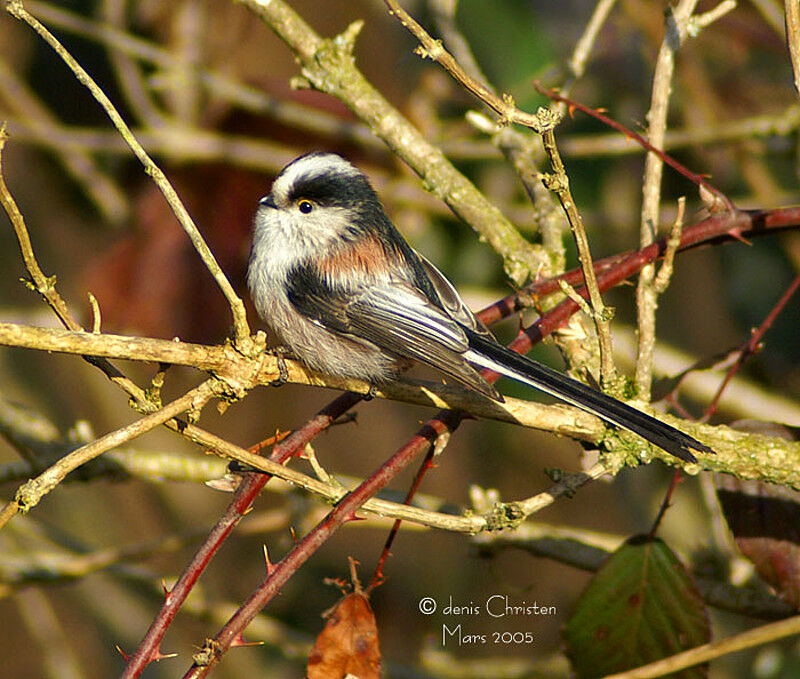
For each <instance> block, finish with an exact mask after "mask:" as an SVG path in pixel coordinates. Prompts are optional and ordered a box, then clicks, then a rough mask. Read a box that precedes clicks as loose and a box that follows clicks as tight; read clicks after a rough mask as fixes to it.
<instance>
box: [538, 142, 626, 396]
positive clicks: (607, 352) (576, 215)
mask: <svg viewBox="0 0 800 679" xmlns="http://www.w3.org/2000/svg"><path fill="white" fill-rule="evenodd" d="M542 143H543V145H544V150H545V153H546V154H547V157H548V158H549V159H550V164H551V167H552V169H553V174H552V175H547V176H543V178H542V179H543V181H544V184H545V186H547V188H549V189H550V190H551V191H553V192H554V193H555V194H556V195H557V196H558V200H559V201H560V202H561V206H562V207H563V209H564V212H565V213H566V215H567V219H568V220H569V226H570V229H571V230H572V236H573V238H574V239H575V245H576V247H577V249H578V261H579V262H580V265H581V271H582V272H583V280H584V285H585V286H586V290H587V291H588V293H589V294H588V297H589V303H590V304H591V307H592V321H593V322H594V326H595V329H596V331H597V342H598V345H599V349H600V379H601V384H602V385H603V386H604V387H605V388H611V387H613V386H614V383H615V379H616V371H615V369H614V355H613V351H612V347H611V318H612V316H613V309H610V308H608V307H606V306H605V305H604V304H603V297H602V296H601V294H600V288H599V287H598V285H597V277H596V276H595V273H594V265H593V264H592V253H591V249H590V248H589V239H588V238H587V237H586V230H585V229H584V228H583V220H582V219H581V215H580V212H579V211H578V206H577V205H576V204H575V199H574V198H573V197H572V191H571V190H570V188H569V176H568V175H567V170H566V168H565V167H564V163H563V161H562V160H561V154H560V153H559V152H558V146H557V145H556V137H555V132H554V131H553V130H552V129H551V130H545V131H544V132H543V133H542Z"/></svg>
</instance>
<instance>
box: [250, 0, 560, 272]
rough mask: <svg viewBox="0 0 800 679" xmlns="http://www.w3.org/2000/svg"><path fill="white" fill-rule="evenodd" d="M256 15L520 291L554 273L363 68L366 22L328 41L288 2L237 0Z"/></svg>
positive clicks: (308, 77)
mask: <svg viewBox="0 0 800 679" xmlns="http://www.w3.org/2000/svg"><path fill="white" fill-rule="evenodd" d="M237 1H238V2H240V3H241V4H243V5H245V6H246V7H248V8H249V9H251V10H252V11H253V12H255V13H256V14H257V15H258V16H259V17H260V18H261V19H263V20H264V21H265V22H266V23H267V25H268V26H269V27H270V28H271V29H272V30H273V31H274V32H275V33H276V34H277V35H278V36H279V37H280V38H281V39H282V40H283V41H284V42H285V43H286V44H287V45H288V46H289V47H290V48H291V50H292V52H293V53H294V55H295V57H296V58H297V60H298V62H299V64H300V68H301V74H302V79H296V81H295V85H297V86H305V87H314V88H316V89H318V90H320V91H322V92H326V93H328V94H331V95H333V96H336V97H337V98H338V99H339V100H341V101H342V102H343V103H344V104H346V105H347V106H348V107H349V108H350V109H351V110H352V111H353V112H354V113H355V114H356V115H357V116H358V117H359V118H360V119H361V120H362V121H363V122H365V123H366V124H367V125H369V127H370V129H371V130H372V131H373V133H374V134H376V135H377V136H378V137H380V138H381V139H383V141H384V142H385V143H386V144H387V146H389V148H390V149H391V150H392V151H393V152H394V153H395V154H397V155H398V156H399V157H400V158H402V159H403V160H404V161H405V162H406V163H407V164H408V165H409V166H410V167H411V168H412V169H413V170H414V172H416V173H417V174H418V175H419V176H420V177H421V179H422V180H423V182H424V184H425V186H426V188H428V189H429V190H430V191H431V192H433V193H434V195H436V196H437V197H438V198H440V199H441V200H443V201H444V202H445V203H446V204H447V206H448V207H449V208H450V209H451V210H452V211H453V212H454V213H455V214H456V215H457V216H458V217H460V218H461V219H462V220H463V221H465V222H466V223H467V224H469V225H470V226H471V227H472V228H473V229H475V231H476V232H477V233H478V234H479V235H480V236H481V238H483V239H485V240H486V242H487V243H489V245H491V247H492V248H493V249H494V250H495V252H497V253H498V254H499V255H500V256H501V257H502V258H503V265H504V267H505V270H506V273H507V274H508V276H509V277H510V278H511V280H512V281H513V282H514V283H515V284H516V285H522V284H523V281H527V280H529V279H530V278H531V277H532V272H536V271H539V270H540V269H542V268H544V270H545V271H546V270H547V267H548V265H549V258H548V257H547V254H546V253H545V252H544V251H543V249H542V248H541V246H537V245H533V244H531V243H529V242H528V241H526V240H525V239H524V238H523V237H522V236H521V234H520V233H519V231H518V230H517V229H516V228H515V227H514V225H513V224H511V222H510V221H509V220H508V219H507V218H506V216H505V215H504V214H503V213H502V212H501V211H500V210H499V209H498V208H497V207H496V206H495V205H493V204H492V203H491V202H490V201H489V200H488V199H487V198H486V196H485V195H484V194H483V193H482V192H481V191H479V190H478V189H477V187H476V186H475V185H474V184H473V183H472V182H470V181H469V180H468V179H467V178H466V177H465V176H464V175H463V174H461V173H460V172H458V171H457V170H456V168H455V167H453V165H452V163H450V161H449V160H448V159H447V158H446V157H445V155H444V153H442V151H441V149H440V148H438V147H437V146H435V145H434V144H432V143H430V142H429V141H428V140H427V139H425V137H424V136H423V135H422V134H421V133H420V132H419V130H417V129H416V128H415V127H414V126H413V125H412V124H411V123H410V122H409V121H408V120H407V119H406V118H405V117H404V116H403V115H401V114H400V112H399V111H398V110H397V109H396V108H394V107H393V106H391V104H389V102H388V101H387V100H386V99H385V98H384V97H383V95H381V93H380V92H378V90H377V89H375V87H374V86H373V85H372V84H371V83H370V82H369V81H368V80H367V79H366V78H365V77H364V75H363V74H362V73H361V72H360V71H359V70H358V69H357V68H356V65H355V57H354V56H353V50H354V48H355V40H356V38H357V36H358V32H359V31H360V29H361V23H360V22H356V23H353V24H351V25H350V26H349V27H348V28H347V30H345V31H344V32H343V33H342V34H341V35H339V36H336V37H335V38H333V39H323V38H322V37H320V36H319V35H318V34H317V33H315V32H314V30H313V29H312V28H311V27H310V26H309V25H308V24H307V23H306V22H305V21H303V19H301V18H300V16H299V15H298V14H297V13H296V12H295V11H294V10H293V9H292V8H291V7H290V6H289V5H288V4H287V3H286V2H284V1H283V0H269V1H267V0H237Z"/></svg>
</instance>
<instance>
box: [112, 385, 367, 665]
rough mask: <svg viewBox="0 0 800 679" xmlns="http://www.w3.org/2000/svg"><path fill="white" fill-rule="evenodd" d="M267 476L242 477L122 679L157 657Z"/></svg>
mask: <svg viewBox="0 0 800 679" xmlns="http://www.w3.org/2000/svg"><path fill="white" fill-rule="evenodd" d="M360 400H361V397H360V396H358V395H356V394H350V393H345V394H342V395H341V396H339V397H338V398H336V399H335V400H334V401H332V402H331V403H330V404H329V405H328V406H326V407H325V408H323V409H322V410H321V411H320V412H319V413H317V415H316V416H315V417H313V418H311V419H310V420H309V421H308V422H306V424H305V425H303V426H302V427H301V428H300V429H298V430H297V431H295V432H292V434H290V435H289V437H287V438H285V439H284V440H283V441H281V442H280V443H278V444H277V445H276V446H275V447H274V448H273V450H272V453H271V455H270V459H271V460H272V461H273V462H276V463H279V464H280V463H283V462H284V461H286V460H287V459H288V458H290V457H291V456H293V455H296V454H298V453H300V452H301V451H302V450H303V449H304V448H305V446H306V444H307V443H308V442H309V441H311V440H312V439H313V438H314V437H316V436H317V435H319V434H320V433H321V432H322V431H324V430H325V429H327V428H328V427H329V426H330V425H331V423H332V422H334V421H335V420H336V418H337V417H339V416H340V415H342V414H343V413H345V412H347V411H348V410H349V409H350V408H352V407H353V406H354V405H355V404H356V403H358V402H359V401H360ZM269 479H270V477H269V475H267V474H254V473H248V474H245V475H244V477H243V479H242V483H240V484H239V487H238V488H237V489H236V493H235V494H234V497H233V500H231V502H230V504H229V505H228V508H227V509H226V511H225V513H224V514H223V515H222V517H220V519H219V521H217V524H216V525H215V526H214V528H213V529H212V530H211V532H210V533H209V535H208V538H207V539H206V540H205V542H204V543H203V544H202V545H201V546H200V548H199V549H198V550H197V552H196V553H195V554H194V556H193V557H192V559H191V561H190V562H189V564H188V565H187V566H186V568H185V569H184V571H183V573H182V574H181V577H180V578H179V579H178V581H177V582H176V583H175V585H174V586H173V587H172V589H171V590H170V592H169V595H168V596H166V597H165V599H164V603H163V604H162V606H161V609H160V610H159V612H158V614H157V615H156V617H155V618H154V620H153V622H152V624H151V625H150V627H149V629H148V630H147V633H146V634H145V636H144V638H143V639H142V641H141V642H140V644H139V646H138V648H137V649H136V652H135V653H134V654H133V655H132V656H131V658H130V660H129V661H128V664H127V666H126V668H125V671H124V673H123V675H122V678H123V679H130V678H132V677H138V676H139V675H140V674H141V673H142V672H143V671H144V669H145V668H146V667H147V665H148V664H150V662H152V661H153V660H154V659H155V658H157V657H158V654H159V648H160V645H161V640H162V639H163V638H164V634H166V631H167V628H168V627H169V625H170V623H171V622H172V620H173V619H174V617H175V616H176V615H177V613H178V611H179V610H180V608H181V606H182V604H183V602H184V601H185V600H186V597H187V596H188V595H189V592H191V590H192V588H193V587H194V585H195V583H196V582H197V579H198V578H199V577H200V575H201V574H202V573H203V571H204V570H205V568H206V567H207V566H208V564H209V562H210V561H211V559H212V558H213V556H214V554H216V552H217V551H218V550H219V549H220V547H221V546H222V545H223V544H224V542H225V540H226V539H227V538H228V536H229V535H230V534H231V531H233V529H234V528H235V527H236V525H237V524H238V523H239V521H240V520H241V519H242V517H243V516H244V515H245V514H246V513H247V512H248V511H249V510H250V507H251V506H252V503H253V501H254V500H255V498H256V497H257V496H258V494H259V493H260V492H261V489H262V488H263V487H264V485H265V484H266V483H267V481H269Z"/></svg>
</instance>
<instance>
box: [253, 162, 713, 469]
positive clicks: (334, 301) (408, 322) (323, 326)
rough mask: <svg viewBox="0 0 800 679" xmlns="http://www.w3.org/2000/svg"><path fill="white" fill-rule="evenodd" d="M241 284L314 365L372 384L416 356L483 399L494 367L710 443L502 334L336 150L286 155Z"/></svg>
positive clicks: (603, 410)
mask: <svg viewBox="0 0 800 679" xmlns="http://www.w3.org/2000/svg"><path fill="white" fill-rule="evenodd" d="M248 284H249V286H250V291H251V293H252V296H253V300H254V302H255V305H256V309H257V310H258V313H259V314H260V315H261V317H262V318H263V319H264V320H265V321H266V322H267V323H268V324H269V325H270V326H272V328H273V329H274V330H275V331H276V332H277V333H278V334H279V335H280V336H281V339H282V340H283V342H285V343H286V344H287V345H288V347H289V348H290V349H291V350H292V351H293V352H294V353H295V354H296V355H297V356H298V357H299V358H300V359H302V360H303V361H305V362H306V363H307V364H308V365H310V366H311V367H313V368H315V369H317V370H320V371H322V372H326V373H329V374H334V375H341V376H346V377H358V378H361V379H365V380H368V381H370V382H374V383H381V382H385V381H387V380H391V379H393V378H394V377H395V376H396V374H397V371H398V370H399V369H400V367H401V366H402V365H403V364H405V363H407V362H408V361H420V362H422V363H425V364H427V365H430V366H433V367H434V368H437V369H439V370H441V371H442V372H444V373H446V374H448V375H450V376H452V377H454V378H455V379H457V380H459V381H460V382H462V383H464V384H465V385H467V386H468V387H470V388H472V389H475V390H477V391H479V392H481V393H482V394H484V395H486V396H487V397H489V398H493V399H496V400H502V396H501V395H500V394H499V393H498V392H497V390H496V389H495V388H494V387H493V386H492V385H491V384H489V383H488V382H487V381H486V380H485V379H483V377H482V376H481V375H480V373H479V372H478V371H477V370H476V368H475V366H477V367H482V368H490V369H491V370H494V371H496V372H499V373H501V374H504V375H507V376H509V377H511V378H513V379H515V380H517V381H520V382H523V383H525V384H529V385H531V386H534V387H536V388H538V389H541V390H542V391H544V392H546V393H549V394H552V395H554V396H556V397H557V398H559V399H561V400H563V401H566V402H567V403H570V404H572V405H575V406H577V407H579V408H582V409H583V410H586V411H588V412H590V413H593V414H595V415H597V416H598V417H601V418H602V419H604V420H606V421H607V422H610V423H612V424H614V425H617V426H619V427H623V428H625V429H628V430H630V431H633V432H635V433H637V434H639V435H640V436H642V437H644V438H645V439H647V440H648V441H650V442H651V443H654V444H655V445H657V446H659V447H661V448H663V449H664V450H666V451H668V452H670V453H672V454H673V455H675V456H676V457H679V458H680V459H682V460H686V461H690V462H694V461H696V460H695V457H694V456H693V455H692V453H691V452H690V451H691V450H697V451H701V452H706V453H710V452H713V451H711V449H710V448H708V447H707V446H705V445H704V444H702V443H700V442H699V441H696V440H695V439H693V438H692V437H690V436H688V435H686V434H684V433H682V432H680V431H678V430H677V429H675V428H674V427H671V426H670V425H667V424H665V423H663V422H660V421H659V420H657V419H655V418H654V417H651V416H650V415H647V414H646V413H643V412H641V411H639V410H636V409H635V408H632V407H631V406H628V405H627V404H625V403H622V402H621V401H618V400H616V399H613V398H611V397H609V396H606V395H605V394H603V393H601V392H598V391H596V390H593V389H591V388H589V387H587V386H586V385H584V384H582V383H580V382H577V381H576V380H573V379H571V378H569V377H567V376H565V375H562V374H561V373H558V372H556V371H554V370H551V369H550V368H547V367H546V366H543V365H541V364H539V363H537V362H535V361H532V360H530V359H528V358H525V357H523V356H520V355H519V354H515V353H514V352H512V351H509V350H508V349H506V348H505V347H503V346H502V345H501V344H499V343H498V342H497V341H496V340H495V339H494V337H493V336H492V335H491V333H490V332H489V331H488V330H487V329H486V328H485V327H484V326H483V325H482V324H481V323H480V322H479V321H478V320H477V319H476V317H475V316H474V314H472V312H471V311H470V310H469V309H467V307H466V305H465V304H464V302H463V301H462V299H461V297H460V296H459V294H458V292H457V291H456V290H455V288H453V286H452V284H451V283H450V282H449V281H448V280H447V279H446V278H445V277H444V276H443V275H442V274H441V273H440V272H439V271H438V269H436V267H434V266H433V264H431V263H430V262H428V261H427V260H426V259H425V258H423V257H422V256H421V255H419V254H417V253H416V252H414V250H412V249H411V247H410V246H409V245H408V244H407V243H406V241H405V240H404V239H403V237H402V236H401V235H400V234H399V233H398V231H397V230H396V229H395V227H394V226H393V225H392V223H391V221H390V220H389V218H388V217H387V215H386V212H385V211H384V209H383V206H382V205H381V203H380V200H379V199H378V196H377V195H376V193H375V191H374V189H373V188H372V186H371V185H370V183H369V181H368V180H367V178H366V176H365V175H364V174H363V173H362V172H360V171H359V170H358V169H356V168H355V167H353V165H351V164H350V163H349V162H347V161H346V160H344V159H343V158H341V157H340V156H337V155H335V154H332V153H312V154H308V155H305V156H301V157H300V158H298V159H297V160H295V161H293V162H292V163H290V164H289V165H287V166H286V167H285V168H284V169H283V171H282V172H281V173H280V175H278V177H277V178H276V179H275V182H274V183H273V185H272V190H271V191H270V193H269V195H267V196H265V197H264V198H263V199H262V200H261V202H260V204H259V208H258V211H257V213H256V218H255V228H254V236H253V248H252V252H251V256H250V268H249V271H248Z"/></svg>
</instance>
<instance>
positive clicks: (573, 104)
mask: <svg viewBox="0 0 800 679" xmlns="http://www.w3.org/2000/svg"><path fill="white" fill-rule="evenodd" d="M533 86H534V87H535V88H536V90H537V91H538V92H540V93H541V94H543V95H544V96H546V97H549V98H550V99H552V100H553V101H560V102H563V103H565V104H567V106H569V107H570V109H577V110H578V111H581V112H583V113H585V114H586V115H587V116H591V117H592V118H595V119H597V120H599V121H600V122H602V123H603V124H605V125H608V126H609V127H611V128H613V129H615V130H617V132H621V133H622V134H624V135H625V136H626V137H627V138H628V139H633V140H634V141H636V143H638V144H639V145H640V146H642V147H644V148H645V149H647V150H648V151H650V152H651V153H654V154H655V155H656V156H658V157H659V159H660V160H661V161H662V162H663V163H666V164H667V165H669V166H670V167H671V168H672V169H673V170H675V171H676V172H678V173H680V174H682V175H683V176H684V177H686V178H687V179H688V180H689V181H691V182H693V183H695V184H698V185H699V186H702V187H704V188H705V189H707V190H708V191H710V192H711V193H713V194H714V195H715V196H717V197H718V198H720V199H721V200H722V201H723V202H724V203H725V207H727V208H728V210H730V211H731V212H734V211H735V210H736V208H735V207H734V205H733V203H732V202H731V200H730V198H728V197H727V196H726V195H725V194H724V193H722V191H720V190H719V189H718V188H716V187H715V186H713V185H712V184H710V183H709V182H708V180H706V178H705V177H704V176H703V175H701V174H697V173H696V172H692V171H691V170H690V169H689V168H688V167H686V166H685V165H682V164H681V163H679V162H678V161H677V160H675V159H674V158H673V157H672V156H670V155H669V154H667V153H665V152H664V151H662V150H661V149H659V148H656V147H655V146H653V145H652V144H651V143H650V142H649V141H647V139H645V138H644V137H643V136H642V135H641V134H638V133H637V132H634V131H633V130H631V129H630V128H628V127H625V126H624V125H622V124H621V123H618V122H617V121H616V120H613V119H612V118H609V117H608V116H607V115H604V114H603V113H601V112H600V111H598V110H597V109H593V108H589V107H588V106H586V105H584V104H581V103H580V102H577V101H574V100H572V99H569V98H567V97H564V96H562V95H560V94H558V93H557V92H556V91H554V90H549V89H547V88H546V87H542V85H541V84H539V82H537V81H534V83H533Z"/></svg>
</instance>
